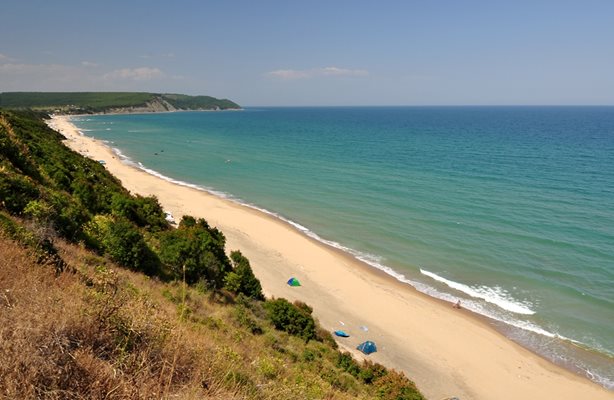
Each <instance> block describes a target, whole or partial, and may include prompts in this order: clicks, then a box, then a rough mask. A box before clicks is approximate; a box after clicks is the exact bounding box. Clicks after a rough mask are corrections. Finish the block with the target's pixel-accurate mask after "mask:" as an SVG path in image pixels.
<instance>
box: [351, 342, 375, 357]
mask: <svg viewBox="0 0 614 400" xmlns="http://www.w3.org/2000/svg"><path fill="white" fill-rule="evenodd" d="M356 348H357V349H358V350H360V351H362V352H363V353H365V354H371V353H375V352H376V351H377V347H376V346H375V343H373V342H372V341H370V340H367V341H366V342H364V343H361V344H359V345H358V347H356Z"/></svg>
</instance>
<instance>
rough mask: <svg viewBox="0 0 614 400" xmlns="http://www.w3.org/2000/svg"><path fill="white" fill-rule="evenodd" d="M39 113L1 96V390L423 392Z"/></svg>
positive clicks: (6, 393) (307, 394)
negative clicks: (72, 145) (71, 145)
mask: <svg viewBox="0 0 614 400" xmlns="http://www.w3.org/2000/svg"><path fill="white" fill-rule="evenodd" d="M41 117H42V115H40V114H36V113H33V112H31V111H29V112H26V111H23V112H16V111H2V110H0V254H2V257H0V290H1V292H0V359H2V363H0V397H3V398H4V397H6V398H46V399H64V398H109V399H114V398H115V399H120V398H121V399H123V398H134V399H138V398H170V397H180V398H203V397H205V398H255V399H291V398H296V399H309V398H313V399H319V398H329V399H346V398H365V399H366V398H379V399H399V400H401V399H422V396H421V395H420V394H419V392H417V390H416V388H415V386H414V385H413V383H412V382H411V381H409V380H408V379H407V378H406V377H405V376H404V375H402V374H400V373H397V372H395V371H392V370H387V369H386V368H384V367H383V366H381V365H379V364H374V363H370V362H363V363H358V362H357V361H355V360H354V359H353V358H352V357H351V355H349V354H348V353H341V352H339V351H338V350H337V349H336V343H335V341H334V340H333V339H332V337H331V335H330V333H328V332H327V331H324V330H323V329H321V328H320V327H319V326H318V324H317V322H316V321H315V320H314V318H313V316H312V309H311V308H310V307H309V306H307V305H306V304H304V303H300V302H297V303H294V304H292V303H290V302H288V301H286V300H285V299H272V300H266V299H265V298H264V296H263V294H262V289H261V286H260V282H259V281H258V279H257V278H256V277H255V276H254V274H253V272H252V269H251V267H250V264H249V260H248V259H247V258H246V257H245V256H244V255H243V254H241V252H240V251H233V252H231V253H230V256H228V255H227V251H226V248H225V238H224V235H223V234H222V232H220V231H219V230H217V229H216V228H214V227H211V226H209V224H208V223H207V222H206V221H205V220H204V219H195V218H193V217H190V216H185V217H183V219H182V220H181V222H180V223H179V225H178V227H177V228H172V227H171V226H170V225H169V224H168V223H167V222H166V221H165V219H164V213H163V210H162V208H161V206H160V204H159V203H158V201H157V199H155V198H153V197H141V196H133V195H131V194H130V193H128V191H127V190H125V189H124V188H123V187H122V186H121V185H120V183H119V182H118V181H117V180H116V179H115V178H114V177H113V176H111V175H110V174H109V173H108V172H107V171H106V170H105V169H104V167H102V166H101V165H100V164H99V163H97V162H95V161H93V160H90V159H87V158H84V157H82V156H81V155H79V154H77V153H75V152H73V151H71V150H70V149H68V148H67V147H65V146H64V145H63V144H62V142H61V140H62V139H63V137H62V136H61V135H60V134H59V133H57V132H55V131H53V130H51V129H49V128H48V127H47V126H46V125H45V124H44V123H43V122H42V120H41Z"/></svg>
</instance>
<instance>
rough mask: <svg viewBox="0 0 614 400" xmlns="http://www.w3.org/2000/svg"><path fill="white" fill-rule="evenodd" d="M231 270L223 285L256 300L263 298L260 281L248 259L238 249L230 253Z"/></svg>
mask: <svg viewBox="0 0 614 400" xmlns="http://www.w3.org/2000/svg"><path fill="white" fill-rule="evenodd" d="M230 260H231V261H232V266H233V270H232V271H231V272H229V273H228V274H226V277H225V278H224V286H225V287H226V289H228V290H230V291H231V292H235V293H243V294H244V295H246V296H247V297H251V298H252V299H256V300H264V295H263V294H262V286H261V285H260V281H259V280H258V278H256V276H255V275H254V272H253V271H252V267H251V266H250V264H249V260H248V259H247V258H246V257H245V256H244V255H243V254H241V252H240V251H239V250H235V251H233V252H232V253H230Z"/></svg>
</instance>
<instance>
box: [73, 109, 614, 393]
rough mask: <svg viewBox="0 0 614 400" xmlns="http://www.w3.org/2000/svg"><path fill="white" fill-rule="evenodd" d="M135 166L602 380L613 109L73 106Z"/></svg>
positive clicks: (85, 126) (611, 289)
mask: <svg viewBox="0 0 614 400" xmlns="http://www.w3.org/2000/svg"><path fill="white" fill-rule="evenodd" d="M73 121H74V122H75V123H76V124H77V126H79V127H80V129H82V130H83V132H84V133H85V134H87V135H91V136H94V137H96V138H99V139H103V140H106V141H108V142H109V143H110V145H111V146H112V147H114V148H116V149H118V150H119V151H121V154H122V155H123V156H124V157H126V159H127V160H131V161H132V162H134V163H137V165H139V166H141V167H142V168H146V169H148V170H149V171H150V172H152V173H157V174H161V175H163V176H166V177H169V178H172V179H174V180H176V181H181V182H185V183H190V184H195V185H198V186H199V187H202V188H205V189H207V190H210V191H213V192H215V193H217V194H220V195H223V196H225V197H229V198H232V199H234V200H236V201H240V202H242V203H247V204H250V205H252V206H255V207H258V208H261V209H265V210H268V211H270V212H273V213H275V214H276V215H278V216H279V217H280V218H284V219H286V220H288V221H291V222H292V223H293V224H294V225H295V226H296V227H297V229H300V230H302V231H304V232H305V234H308V235H311V236H314V237H317V238H318V239H320V240H322V241H325V242H327V243H329V244H331V245H334V246H336V247H339V248H342V249H344V250H346V251H348V252H351V253H352V254H354V255H355V256H357V257H358V258H360V259H363V260H365V261H367V262H369V263H370V264H371V265H373V266H374V267H376V268H380V269H383V270H385V271H387V272H388V273H390V274H391V275H393V276H395V277H396V278H397V279H400V280H402V281H405V282H408V283H410V284H412V285H414V286H415V287H417V288H418V289H419V290H421V291H423V292H426V293H428V294H430V295H432V296H435V297H439V298H443V299H447V300H451V301H455V300H456V299H461V301H462V303H463V306H464V307H465V308H469V309H471V310H473V311H475V312H478V313H480V314H483V315H486V316H488V317H490V318H491V319H492V321H491V322H492V324H493V325H495V326H496V327H497V328H498V329H499V330H501V331H502V332H503V333H504V334H506V335H507V336H509V337H510V338H512V339H513V340H516V341H518V342H520V343H522V344H523V345H525V346H527V347H529V348H530V349H532V350H534V351H537V352H538V353H540V354H542V355H544V356H545V357H547V358H549V359H551V360H553V361H555V362H557V363H559V364H562V365H565V366H566V367H568V368H570V369H572V370H574V371H577V372H579V373H582V374H585V375H587V376H589V377H590V378H591V379H594V380H595V381H597V382H599V383H601V384H602V385H604V386H606V387H608V388H610V389H613V388H614V108H613V107H374V108H370V107H352V108H337V107H334V108H251V109H246V110H245V111H241V112H217V113H212V112H186V113H170V114H143V115H113V116H91V117H89V116H88V117H78V118H75V119H74V120H73Z"/></svg>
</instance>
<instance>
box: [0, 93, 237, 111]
mask: <svg viewBox="0 0 614 400" xmlns="http://www.w3.org/2000/svg"><path fill="white" fill-rule="evenodd" d="M152 104H156V105H157V107H161V109H157V111H164V110H168V111H172V109H173V108H175V109H178V110H218V109H219V110H226V109H238V108H240V106H239V105H238V104H236V103H234V102H232V101H230V100H227V99H216V98H215V97H210V96H187V95H182V94H158V93H139V92H5V93H0V107H4V108H21V109H24V108H30V109H36V110H43V111H54V110H61V111H62V112H72V113H99V112H109V111H119V110H121V109H130V108H144V107H147V106H149V105H152Z"/></svg>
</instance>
